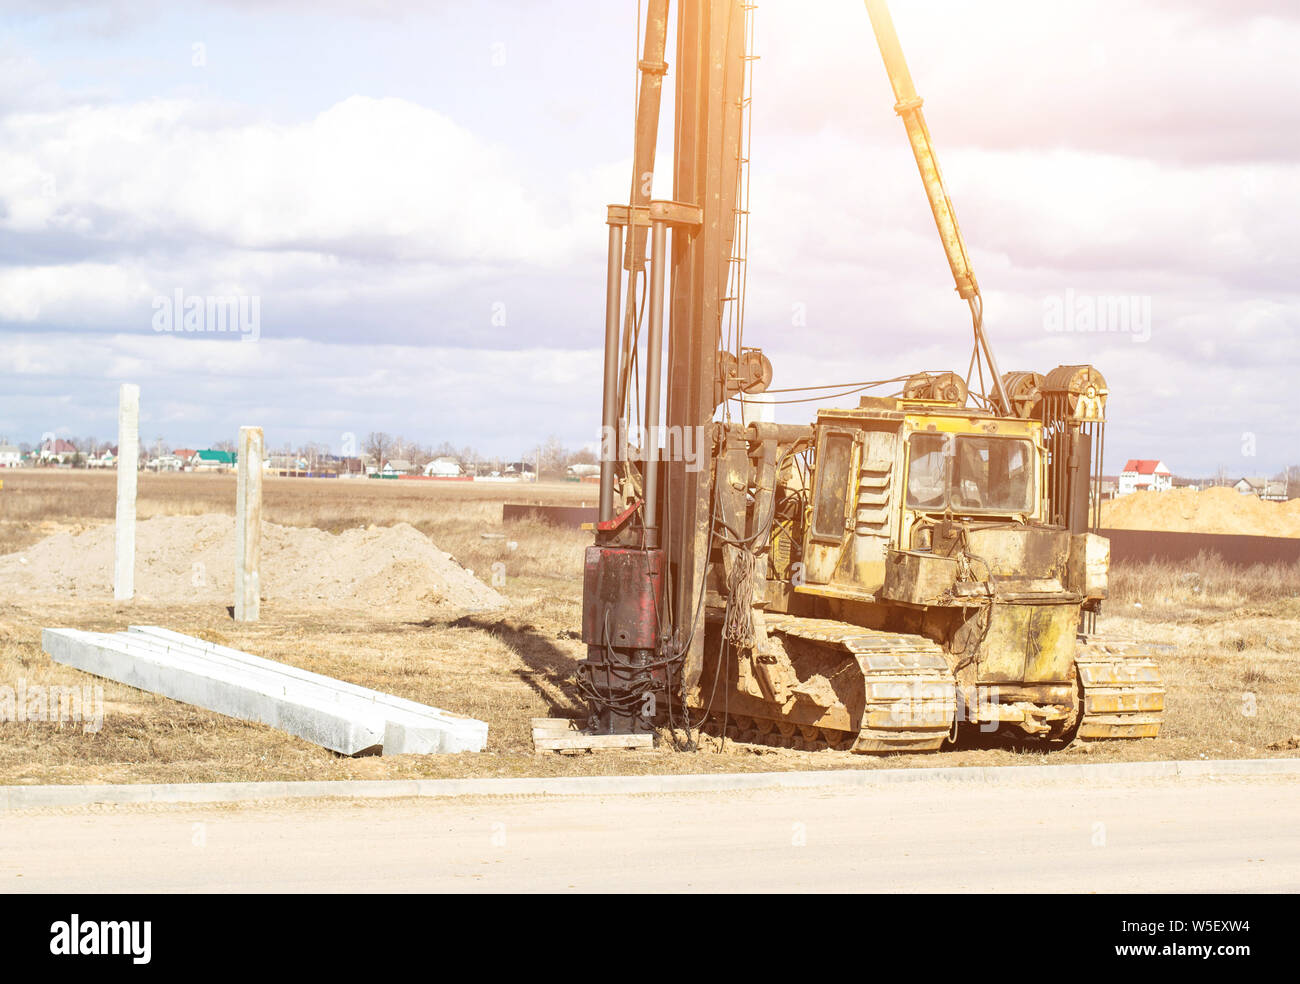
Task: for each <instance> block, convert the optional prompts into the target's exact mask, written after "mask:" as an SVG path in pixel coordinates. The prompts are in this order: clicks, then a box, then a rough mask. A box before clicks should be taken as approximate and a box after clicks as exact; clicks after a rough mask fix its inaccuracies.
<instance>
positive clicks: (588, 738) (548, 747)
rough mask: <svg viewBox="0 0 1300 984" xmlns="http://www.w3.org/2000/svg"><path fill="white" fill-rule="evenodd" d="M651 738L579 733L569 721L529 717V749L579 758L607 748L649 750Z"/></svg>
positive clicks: (647, 736)
mask: <svg viewBox="0 0 1300 984" xmlns="http://www.w3.org/2000/svg"><path fill="white" fill-rule="evenodd" d="M654 746H655V741H654V735H649V734H641V735H596V734H591V733H589V732H586V731H583V730H582V729H581V728H579V727H578V722H577V721H575V720H573V719H572V718H533V750H534V751H535V752H537V753H538V754H540V753H542V752H558V753H559V754H561V755H581V754H583V753H584V752H600V751H607V750H610V749H634V750H640V751H647V750H652V749H653V748H654Z"/></svg>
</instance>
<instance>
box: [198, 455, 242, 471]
mask: <svg viewBox="0 0 1300 984" xmlns="http://www.w3.org/2000/svg"><path fill="white" fill-rule="evenodd" d="M234 466H235V452H233V451H213V450H205V451H195V452H194V456H193V457H192V458H190V467H191V468H192V469H194V470H195V471H209V472H210V471H228V470H229V469H231V468H233V467H234Z"/></svg>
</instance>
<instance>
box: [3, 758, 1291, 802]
mask: <svg viewBox="0 0 1300 984" xmlns="http://www.w3.org/2000/svg"><path fill="white" fill-rule="evenodd" d="M1278 775H1300V758H1275V759H1202V760H1191V761H1170V762H1111V763H1096V764H1092V763H1084V762H1080V763H1074V764H1068V765H1013V766H994V767H985V766H974V767H961V766H954V767H947V768H938V769H827V770H824V771H816V772H729V773H717V774H712V775H699V774H687V775H652V776H568V777H550V778H524V779H406V780H403V779H383V780H357V781H352V780H347V781H332V782H331V781H326V782H213V783H170V784H158V783H142V784H139V785H121V786H108V785H105V786H0V812H4V811H7V810H35V809H44V808H50V807H67V806H90V805H95V804H138V803H238V802H244V801H249V800H281V799H327V798H328V799H333V798H339V799H410V798H443V797H454V796H596V795H619V796H627V795H636V794H644V793H709V792H723V791H728V790H749V789H819V788H850V789H851V788H862V787H869V786H883V785H889V784H892V783H899V782H964V783H979V782H982V783H987V784H991V785H996V784H1001V783H1008V782H1010V783H1016V782H1021V783H1023V782H1025V781H1039V782H1054V781H1061V780H1067V779H1083V780H1094V781H1095V780H1115V779H1177V778H1197V777H1204V776H1278Z"/></svg>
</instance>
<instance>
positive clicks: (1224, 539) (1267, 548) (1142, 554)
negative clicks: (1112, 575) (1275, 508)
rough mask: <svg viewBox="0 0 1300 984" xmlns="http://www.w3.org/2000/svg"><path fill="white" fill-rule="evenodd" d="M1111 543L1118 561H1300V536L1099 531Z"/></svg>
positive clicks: (1112, 555) (1112, 556) (1242, 564)
mask: <svg viewBox="0 0 1300 984" xmlns="http://www.w3.org/2000/svg"><path fill="white" fill-rule="evenodd" d="M1098 532H1099V533H1100V534H1101V535H1102V536H1104V537H1106V538H1108V539H1109V540H1110V559H1111V563H1112V564H1114V563H1115V562H1117V561H1119V562H1125V561H1128V562H1138V563H1140V562H1142V561H1147V560H1169V561H1179V562H1181V561H1190V560H1194V559H1195V558H1196V555H1197V554H1199V553H1201V552H1205V553H1213V554H1218V555H1219V556H1220V557H1221V558H1223V561H1224V562H1225V563H1228V564H1233V565H1235V566H1240V567H1248V566H1250V565H1251V564H1279V563H1280V564H1294V563H1297V562H1300V537H1282V536H1247V535H1243V534H1234V533H1166V532H1162V531H1157V530H1098Z"/></svg>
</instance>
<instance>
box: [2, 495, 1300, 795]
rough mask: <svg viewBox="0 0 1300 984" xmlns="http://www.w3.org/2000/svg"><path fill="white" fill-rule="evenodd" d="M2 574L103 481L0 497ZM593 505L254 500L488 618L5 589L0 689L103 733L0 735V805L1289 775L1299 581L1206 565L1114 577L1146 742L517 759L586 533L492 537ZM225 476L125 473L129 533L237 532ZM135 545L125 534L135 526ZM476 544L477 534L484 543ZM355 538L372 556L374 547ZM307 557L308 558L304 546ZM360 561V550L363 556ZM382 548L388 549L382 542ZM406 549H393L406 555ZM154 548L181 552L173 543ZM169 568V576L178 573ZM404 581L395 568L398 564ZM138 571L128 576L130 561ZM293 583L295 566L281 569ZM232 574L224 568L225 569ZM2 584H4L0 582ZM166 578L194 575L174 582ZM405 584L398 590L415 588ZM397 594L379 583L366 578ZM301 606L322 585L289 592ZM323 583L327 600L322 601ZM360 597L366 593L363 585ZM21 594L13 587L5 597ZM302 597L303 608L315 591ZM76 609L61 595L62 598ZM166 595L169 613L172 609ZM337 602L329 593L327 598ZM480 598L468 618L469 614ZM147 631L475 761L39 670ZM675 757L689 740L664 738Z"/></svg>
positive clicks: (562, 637) (1118, 630) (30, 727)
mask: <svg viewBox="0 0 1300 984" xmlns="http://www.w3.org/2000/svg"><path fill="white" fill-rule="evenodd" d="M3 483H4V487H3V489H2V490H0V572H2V571H3V570H6V569H7V570H11V571H12V570H16V569H17V567H19V566H23V565H22V560H21V558H22V557H23V556H24V555H25V553H27V552H33V553H35V550H36V549H37V548H38V544H40V543H41V541H46V540H47V538H49V537H51V536H53V535H56V534H60V533H74V534H75V533H80V532H90V533H94V532H95V530H96V528H97V527H102V526H105V525H106V524H111V522H112V515H113V502H114V488H115V475H113V474H112V473H111V472H107V473H98V474H97V473H88V472H70V471H60V470H34V471H30V472H22V471H18V472H11V473H8V474H5V475H4V476H3ZM595 492H596V490H595V487H594V486H592V485H589V484H580V483H569V482H556V483H551V484H546V483H543V484H518V485H515V484H495V483H477V482H475V483H468V482H466V483H441V482H423V481H381V480H311V479H287V478H286V479H268V480H267V482H266V489H265V498H264V502H265V509H264V518H265V520H266V521H267V522H268V523H271V524H276V525H278V526H281V527H288V528H300V529H302V530H303V535H304V536H305V537H308V536H313V537H314V536H315V533H314V531H315V530H321V531H325V532H327V533H331V534H341V533H344V532H345V531H348V530H355V529H358V528H361V527H365V526H384V527H388V526H397V525H398V524H402V523H406V524H410V526H412V527H414V528H415V529H416V530H418V531H419V532H420V533H422V534H424V535H425V536H427V537H428V538H429V539H430V540H431V541H432V544H433V545H436V547H437V548H439V549H440V550H441V551H445V552H446V553H448V554H450V555H451V556H452V557H454V558H455V559H456V560H458V561H459V564H460V565H463V566H464V567H465V568H467V569H469V570H472V571H473V572H474V574H475V576H476V577H477V578H479V579H480V580H481V581H483V582H485V583H487V584H488V585H490V586H491V587H493V588H494V589H495V590H496V592H498V593H499V594H500V595H501V596H502V597H503V598H504V602H505V603H504V605H503V606H501V607H498V608H485V607H482V606H476V609H475V610H468V609H467V608H466V606H465V604H464V601H465V599H464V597H462V596H461V595H459V594H453V595H449V596H442V595H440V594H439V593H438V592H433V593H431V594H430V593H422V592H419V591H413V590H405V588H406V587H409V585H402V584H399V585H397V587H396V588H395V589H394V592H395V593H394V595H393V596H394V597H396V598H397V599H398V601H397V602H394V603H393V604H388V605H386V604H377V603H375V602H374V598H373V596H372V595H370V594H367V595H366V596H365V602H364V603H363V604H350V603H349V602H348V600H347V598H346V597H343V598H340V597H339V595H340V592H339V591H337V590H334V591H325V590H320V591H318V592H317V593H318V594H319V595H320V597H304V596H293V595H289V596H280V597H277V596H276V595H275V592H274V591H272V590H271V589H269V587H268V589H267V591H266V592H265V594H266V597H267V600H265V601H264V602H263V605H262V614H261V619H260V621H258V622H257V623H254V624H241V623H236V622H234V621H233V619H232V618H231V615H230V612H229V610H228V608H227V605H228V604H229V602H223V601H222V600H220V599H219V598H216V597H212V596H210V595H204V594H203V593H202V592H195V593H194V595H193V596H192V597H191V598H190V600H188V601H187V600H184V598H183V596H184V595H185V594H186V592H183V591H181V592H162V593H160V594H159V597H158V598H155V599H154V600H149V599H148V598H146V597H143V596H142V597H141V599H140V600H138V601H136V602H133V603H129V604H117V603H115V602H114V601H113V599H112V597H111V592H108V591H104V590H99V589H97V588H94V587H93V586H91V587H84V586H82V587H78V586H77V585H76V584H74V585H73V586H71V587H69V586H66V585H65V586H64V587H62V588H59V587H58V586H56V585H51V586H50V588H49V590H48V591H46V590H44V589H43V588H42V587H41V586H40V585H39V584H37V585H36V586H33V583H32V579H30V578H28V579H27V580H26V581H23V582H22V584H21V586H20V585H19V581H18V578H17V576H16V575H15V576H13V578H12V583H9V582H6V580H5V578H4V576H3V574H0V686H6V685H7V686H9V687H13V688H17V687H19V685H20V684H22V685H24V686H27V687H31V686H33V685H46V686H49V685H62V686H78V687H84V686H86V685H87V684H98V685H102V687H103V696H104V720H103V725H102V728H101V730H99V731H98V732H87V731H86V730H84V728H83V727H82V726H81V725H77V724H64V725H62V726H61V727H60V726H56V725H55V724H52V723H47V722H18V721H7V722H3V723H0V737H2V739H3V740H0V784H24V783H31V784H35V783H73V784H79V783H132V782H217V781H239V780H294V779H316V780H321V779H389V778H391V779H404V778H441V777H470V776H481V777H492V776H545V775H585V774H638V773H684V772H714V771H732V772H735V771H769V772H770V771H777V770H786V769H822V768H827V769H831V768H835V769H843V768H862V769H872V768H882V767H884V768H900V767H913V766H916V767H921V766H936V765H945V766H959V765H984V766H996V765H1032V764H1034V763H1038V762H1049V761H1051V762H1070V761H1090V762H1091V761H1096V762H1106V761H1135V760H1147V759H1154V760H1160V759H1198V758H1255V757H1270V756H1287V757H1296V756H1300V723H1298V722H1300V659H1298V658H1297V657H1298V656H1300V568H1297V567H1294V566H1292V567H1286V568H1277V567H1275V568H1256V569H1248V570H1245V571H1242V570H1234V569H1232V568H1228V567H1225V566H1224V565H1222V564H1221V563H1218V562H1216V561H1215V560H1214V559H1213V558H1203V559H1202V560H1201V561H1198V563H1197V564H1196V565H1194V567H1193V568H1191V569H1187V568H1175V567H1171V566H1167V565H1160V564H1143V565H1135V566H1132V567H1120V568H1118V569H1116V570H1115V571H1113V576H1112V599H1111V601H1110V602H1109V603H1108V605H1107V607H1106V610H1105V612H1104V614H1103V617H1102V619H1101V623H1100V626H1099V628H1100V630H1101V631H1102V632H1105V633H1108V634H1112V635H1116V636H1123V637H1126V638H1137V639H1142V640H1146V641H1150V642H1154V643H1160V644H1165V645H1167V646H1168V647H1169V649H1168V650H1167V651H1165V652H1163V653H1162V654H1161V655H1160V663H1161V668H1162V672H1163V675H1164V680H1165V684H1166V687H1167V689H1168V695H1167V699H1166V708H1167V710H1166V714H1165V723H1164V726H1163V730H1162V733H1161V736H1160V737H1159V738H1158V739H1155V740H1150V741H1138V742H1106V743H1098V744H1092V745H1077V744H1076V745H1075V746H1071V748H1069V749H1064V750H1057V751H1052V752H1046V751H1044V750H1043V749H1042V748H1041V747H1038V746H1034V745H1031V744H1027V743H1015V742H1011V741H1006V740H999V739H993V738H988V737H981V738H977V739H975V740H973V741H972V742H970V743H968V744H966V745H964V746H962V747H959V748H958V749H956V750H952V751H947V752H943V753H939V754H937V755H934V754H931V755H897V756H889V757H883V758H876V757H868V756H859V755H853V754H851V753H848V752H835V751H819V752H801V751H794V750H790V749H778V748H770V747H766V746H757V745H738V744H735V743H733V742H731V741H727V742H726V743H725V747H723V745H722V743H720V742H719V741H718V740H716V739H713V738H709V737H707V736H705V737H703V738H702V739H700V744H699V748H698V751H696V752H694V753H685V752H680V751H676V750H674V749H673V742H672V741H671V740H670V736H668V735H666V734H665V735H664V736H663V738H664V740H663V741H661V743H660V746H661V747H660V748H659V749H656V750H655V751H650V752H639V751H619V752H607V753H599V754H590V755H576V756H562V755H557V754H545V755H538V754H535V753H534V751H533V747H532V731H531V721H532V719H533V718H537V717H548V716H577V715H579V714H580V713H581V712H582V707H581V705H580V703H579V702H578V700H577V699H576V692H575V689H574V686H573V681H574V674H575V666H576V663H577V661H578V660H579V659H581V658H582V656H583V646H582V643H581V641H580V639H579V638H578V633H577V630H578V628H579V613H580V605H581V596H582V578H581V572H582V550H583V548H584V547H585V546H586V545H587V544H588V543H589V542H590V534H588V533H584V532H582V531H579V530H567V529H559V528H556V527H552V526H547V525H544V524H541V523H531V522H530V523H519V524H510V525H503V523H502V520H501V504H502V503H503V502H505V501H514V502H529V501H532V502H539V503H548V504H569V505H579V504H584V503H585V504H592V503H593V502H594V498H595ZM234 498H235V482H234V477H233V476H231V475H202V474H174V475H149V474H145V475H142V476H141V478H140V492H139V515H140V517H141V519H142V520H147V519H150V518H155V517H165V516H190V517H214V516H225V517H228V518H229V519H230V522H231V524H232V526H233V511H234ZM143 525H144V524H143V523H142V526H143ZM484 534H487V536H484ZM372 539H373V538H372ZM311 542H316V541H315V540H313V541H311ZM367 542H369V541H367ZM376 542H379V543H381V544H382V543H388V542H389V541H387V540H384V539H382V538H380V539H379V540H377V541H376ZM400 542H406V541H405V540H403V541H400ZM169 549H171V550H173V551H175V550H181V551H184V550H185V549H187V548H186V545H185V544H184V543H180V544H171V545H170V546H169ZM173 560H174V558H173ZM392 560H393V564H394V565H397V566H398V568H400V565H401V563H402V558H401V557H400V556H395V557H394V558H392ZM148 562H149V561H148V558H141V563H148ZM296 563H298V564H299V565H300V566H301V565H307V566H310V564H311V558H310V556H307V557H305V558H303V559H302V560H300V561H296ZM230 564H231V566H232V567H233V564H234V558H233V557H231V558H230ZM6 565H7V566H6ZM163 569H166V570H173V569H175V570H176V571H177V573H176V574H175V575H174V576H177V577H188V576H191V575H190V572H189V569H188V568H187V567H184V566H182V567H180V568H176V567H175V564H174V563H173V564H172V566H171V567H166V568H163ZM422 570H423V569H422V568H412V569H411V570H410V571H408V574H409V576H410V577H420V576H424V575H423V574H422V573H421V571H422ZM384 576H385V577H391V576H392V575H391V571H388V572H387V573H385V575H384ZM304 583H305V584H309V585H318V584H319V583H320V579H319V578H318V579H315V580H313V579H312V578H305V579H304ZM331 583H333V582H331ZM380 583H382V584H388V583H389V582H388V581H377V582H374V583H369V584H368V588H367V590H373V589H374V587H375V584H380ZM20 587H21V590H20ZM313 590H315V589H313ZM74 591H75V594H74V593H73V592H74ZM178 594H179V595H181V596H182V598H181V599H180V600H178V599H177V597H176V595H178ZM344 594H346V593H344ZM480 600H481V599H480ZM131 624H150V625H159V626H163V627H166V628H169V629H173V630H176V631H179V632H185V633H189V634H192V635H196V636H199V637H202V638H205V639H208V640H211V641H215V642H220V643H222V644H224V645H229V646H233V647H237V648H239V649H244V650H247V651H249V652H252V653H256V654H258V655H260V656H264V657H267V658H270V659H275V660H280V661H283V662H285V663H290V664H294V665H296V666H301V667H304V668H306V669H309V670H313V671H316V672H319V673H325V674H329V675H331V676H335V677H338V678H340V679H344V680H348V681H351V682H354V683H358V684H361V685H363V686H367V687H373V688H376V689H379V690H384V691H388V692H391V693H394V694H397V695H400V696H402V697H407V698H410V699H412V700H417V701H422V702H425V703H428V704H432V705H434V706H437V707H442V708H445V709H448V710H453V711H457V712H460V713H463V714H468V715H471V716H473V717H477V718H480V719H482V720H485V721H486V722H487V723H488V725H489V728H490V731H489V739H488V748H487V751H486V752H485V753H483V754H476V755H469V754H464V755H451V756H436V755H435V756H382V757H364V758H344V757H341V756H338V755H335V754H334V753H331V752H329V751H326V750H324V749H322V748H319V747H316V746H314V745H311V744H308V743H307V742H304V741H301V740H299V739H296V738H293V737H291V736H289V735H286V734H284V733H282V732H280V731H277V730H275V729H273V728H270V727H267V726H263V725H258V724H251V723H245V722H241V721H237V720H232V719H230V718H227V717H223V716H221V715H218V714H214V713H210V712H208V711H204V710H201V709H198V708H194V707H190V706H187V705H184V704H180V703H177V702H175V701H171V700H168V699H165V698H162V697H158V696H155V695H151V694H148V693H143V692H141V691H138V690H134V689H132V688H130V687H126V686H123V685H120V684H117V683H113V682H111V681H104V680H98V679H94V678H89V677H87V676H85V675H84V674H81V673H79V672H77V671H75V670H72V669H68V668H66V667H62V666H58V665H55V664H53V663H52V662H51V661H50V659H49V658H48V657H47V656H45V655H44V654H43V653H42V651H41V645H40V633H41V630H42V629H43V628H46V627H52V626H68V627H74V628H82V629H92V630H101V631H113V630H119V629H124V628H126V627H127V626H128V625H131ZM677 738H678V740H679V741H680V740H682V739H684V738H685V734H684V733H683V732H680V731H679V732H678V734H677Z"/></svg>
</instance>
